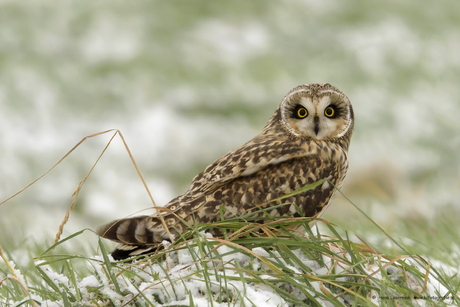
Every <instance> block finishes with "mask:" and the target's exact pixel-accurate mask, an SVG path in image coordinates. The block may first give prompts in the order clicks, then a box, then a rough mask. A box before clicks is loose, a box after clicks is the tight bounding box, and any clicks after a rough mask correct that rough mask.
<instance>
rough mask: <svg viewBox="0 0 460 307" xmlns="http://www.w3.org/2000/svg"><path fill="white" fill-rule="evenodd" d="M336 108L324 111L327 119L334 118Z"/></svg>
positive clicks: (328, 108)
mask: <svg viewBox="0 0 460 307" xmlns="http://www.w3.org/2000/svg"><path fill="white" fill-rule="evenodd" d="M334 113H335V111H334V108H333V107H327V108H326V110H324V115H326V116H327V117H332V116H334Z"/></svg>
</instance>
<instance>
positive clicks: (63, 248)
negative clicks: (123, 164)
mask: <svg viewBox="0 0 460 307" xmlns="http://www.w3.org/2000/svg"><path fill="white" fill-rule="evenodd" d="M106 132H110V131H106ZM106 132H102V133H106ZM112 132H114V134H113V136H112V138H111V140H112V139H113V138H114V137H115V136H116V135H117V134H119V136H120V137H121V139H122V140H123V141H124V139H123V136H122V135H121V133H120V132H119V131H112ZM102 133H97V134H94V135H91V136H88V137H93V136H98V135H100V134H102ZM88 137H85V138H84V139H82V141H81V142H79V143H78V144H77V145H76V146H75V147H74V148H72V149H71V150H70V151H69V152H68V153H67V154H66V155H65V156H64V157H63V158H62V159H61V160H60V161H59V162H58V163H56V164H55V165H54V166H53V167H52V168H51V169H50V170H49V171H51V170H52V169H53V168H54V167H55V166H57V165H58V164H59V163H60V162H61V161H62V160H63V159H65V158H66V157H67V156H68V155H69V154H70V153H71V152H72V151H73V150H74V149H75V148H76V147H77V146H78V145H79V144H81V143H82V142H83V141H84V140H85V139H87V138H88ZM111 140H110V141H109V143H108V144H107V145H106V147H105V148H104V150H103V151H102V153H101V155H100V156H99V158H98V160H97V161H96V162H95V164H94V165H93V166H92V168H91V169H90V171H89V172H88V174H87V175H86V176H85V177H84V179H83V180H82V181H81V182H80V184H79V185H78V187H77V189H76V190H75V192H74V195H73V197H74V201H73V202H72V205H71V206H70V209H69V211H68V214H67V215H66V217H65V218H64V221H63V223H61V226H60V230H59V233H58V235H57V237H56V238H57V239H58V238H59V236H60V235H61V234H62V228H63V227H64V224H65V222H66V220H67V219H68V217H69V214H70V211H71V208H72V207H73V205H74V204H75V203H76V200H77V197H78V193H79V192H80V189H81V188H82V187H83V184H84V183H85V181H86V179H87V178H88V177H89V175H90V174H91V171H92V170H93V169H94V167H95V166H96V164H97V162H98V161H99V159H100V158H101V157H102V155H103V153H104V152H105V150H106V149H107V147H108V146H109V145H110V142H111ZM125 147H126V150H127V151H128V153H129V156H130V158H131V161H132V163H133V165H134V167H135V168H136V170H137V172H138V174H139V176H140V177H141V179H143V178H142V175H141V174H140V171H139V169H138V168H137V165H136V163H135V161H134V158H133V157H132V155H131V153H130V151H129V149H128V147H127V145H126V143H125ZM49 171H48V172H49ZM48 172H47V173H48ZM45 175H46V173H45ZM42 177H43V176H41V177H40V178H42ZM40 178H38V179H37V180H39V179H40ZM37 180H35V181H34V182H32V183H31V184H33V183H35V182H36V181H37ZM142 181H143V182H144V184H145V181H144V180H142ZM323 181H324V180H323ZM323 181H318V182H316V183H313V184H310V185H307V186H305V187H303V188H301V189H299V190H297V191H295V192H293V193H291V194H289V195H287V196H286V197H289V196H291V195H293V194H298V193H302V192H305V191H307V190H309V189H313V188H315V187H316V186H318V185H320V184H321V183H322V182H323ZM31 184H29V185H28V186H26V188H27V187H29V186H30V185H31ZM145 186H146V185H145ZM26 188H24V189H26ZM146 188H147V186H146ZM24 189H23V190H21V191H20V192H19V193H21V192H22V191H24ZM147 190H148V189H147ZM19 193H17V194H19ZM17 194H15V195H17ZM15 195H13V196H12V197H14V196H15ZM344 196H345V195H344ZM345 198H346V196H345ZM346 199H347V200H348V198H346ZM348 201H349V202H350V203H351V204H352V205H353V206H355V207H356V209H358V211H359V212H360V213H361V214H362V215H363V216H365V217H366V218H367V219H368V220H369V221H370V222H371V223H372V224H374V225H375V226H376V229H378V230H379V237H380V238H381V239H382V241H383V240H386V241H388V242H391V243H392V244H393V245H395V246H397V247H398V248H399V249H398V250H399V252H396V249H392V250H391V251H392V252H391V254H390V251H388V252H387V253H382V252H379V251H377V250H376V248H375V247H372V246H371V244H368V243H367V242H365V241H364V240H362V239H360V238H359V237H358V236H357V235H354V234H353V233H350V232H348V231H347V230H345V229H342V228H340V227H338V226H336V225H334V224H332V223H330V222H328V221H326V220H324V219H318V218H317V219H312V218H307V217H297V218H292V217H272V216H270V215H269V214H268V213H267V212H269V211H270V210H271V209H274V208H275V207H278V206H282V205H284V204H282V205H276V206H273V207H270V208H266V209H260V210H258V211H255V212H252V213H250V214H247V215H245V216H239V217H234V218H230V219H223V212H222V214H221V216H222V219H221V221H220V222H217V223H212V224H196V225H194V226H193V227H190V228H189V230H188V231H187V232H186V233H183V234H182V235H181V237H180V238H178V239H177V240H176V241H175V242H173V243H170V242H166V241H165V242H163V243H162V245H163V246H162V247H163V248H162V249H161V250H158V251H157V252H155V253H154V254H152V255H150V257H148V258H146V257H142V256H140V257H137V258H133V259H130V260H128V261H114V260H113V259H112V258H111V256H110V255H109V254H108V253H107V251H108V250H109V249H108V248H106V246H105V244H104V242H102V240H101V239H100V238H98V244H97V249H98V252H96V250H94V253H90V254H92V255H95V254H96V256H87V254H86V255H82V252H81V251H84V250H87V249H85V248H82V247H81V245H82V244H83V243H82V241H81V235H82V234H84V233H85V232H93V231H92V230H88V229H84V230H81V231H79V232H76V233H74V234H72V235H70V236H68V237H66V238H64V239H60V240H57V241H55V243H54V244H52V245H51V246H50V247H49V248H47V249H44V248H43V246H40V245H38V244H35V243H32V244H30V242H26V244H22V245H23V246H24V245H25V251H22V250H21V251H15V252H7V251H3V250H2V248H1V246H0V256H1V258H2V259H3V263H4V264H5V265H3V264H0V274H1V275H0V303H1V306H50V307H51V306H52V307H54V306H229V307H230V306H269V307H270V306H378V305H380V306H413V305H417V304H422V305H429V306H446V305H448V304H454V305H459V304H460V299H459V298H458V297H457V293H458V289H459V288H460V280H459V278H458V277H457V275H456V274H454V273H451V272H450V273H449V272H448V271H445V270H444V269H445V266H442V267H441V268H437V267H436V265H433V264H432V263H430V262H429V261H428V260H427V259H424V257H422V256H420V255H416V254H411V252H412V253H413V252H414V251H416V250H413V249H409V250H410V252H409V250H407V249H406V248H405V247H404V246H403V244H402V243H401V242H399V241H400V240H396V239H394V238H393V237H392V236H390V235H389V234H388V233H387V232H386V231H385V230H384V229H383V228H381V227H380V226H379V225H378V224H377V223H376V222H374V221H373V220H372V219H371V218H370V217H368V216H367V215H366V214H365V213H364V212H363V211H362V210H361V209H360V208H359V207H358V206H356V205H355V204H354V203H353V202H351V201H350V200H348ZM222 210H224V209H223V208H222ZM299 211H300V210H299ZM260 213H265V217H263V218H261V217H257V215H258V214H260ZM211 228H212V229H214V230H217V233H222V234H223V235H222V236H220V237H215V236H212V235H211V234H210V233H209V231H208V230H210V229H211ZM93 233H94V232H93ZM94 235H95V234H94ZM350 238H357V239H355V240H351V239H350ZM0 243H1V242H0ZM27 243H29V244H27ZM25 255H27V256H25ZM24 258H27V260H26V261H24ZM31 260H33V261H31ZM441 264H442V263H441Z"/></svg>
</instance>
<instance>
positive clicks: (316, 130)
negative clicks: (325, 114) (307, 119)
mask: <svg viewBox="0 0 460 307" xmlns="http://www.w3.org/2000/svg"><path fill="white" fill-rule="evenodd" d="M313 120H314V121H315V128H314V129H315V134H316V135H318V132H319V117H318V116H315V117H314V118H313Z"/></svg>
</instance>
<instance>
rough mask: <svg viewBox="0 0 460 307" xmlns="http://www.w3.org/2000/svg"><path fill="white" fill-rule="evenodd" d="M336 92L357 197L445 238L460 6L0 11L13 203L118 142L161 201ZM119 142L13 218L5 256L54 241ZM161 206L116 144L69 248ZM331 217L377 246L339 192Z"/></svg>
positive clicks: (83, 6) (2, 156) (6, 189)
mask: <svg viewBox="0 0 460 307" xmlns="http://www.w3.org/2000/svg"><path fill="white" fill-rule="evenodd" d="M323 82H328V83H331V84H333V85H335V86H337V87H338V88H340V89H341V90H342V91H343V92H344V93H345V94H346V95H347V96H348V97H349V98H350V100H351V101H352V104H353V107H354V110H355V117H356V124H355V133H354V135H353V138H352V142H351V148H350V152H349V159H350V169H349V173H348V177H347V179H346V181H345V184H344V186H343V191H344V193H345V194H346V195H347V196H348V197H349V198H350V199H352V200H353V201H354V202H355V203H356V204H357V205H358V206H360V207H361V208H362V209H363V210H364V211H365V212H367V213H368V214H369V215H370V216H371V217H372V218H373V219H375V220H376V221H377V222H378V223H380V224H381V225H382V226H383V227H384V228H386V229H387V230H388V231H389V232H390V233H393V234H401V233H406V234H408V235H409V236H412V237H413V238H414V240H417V239H419V240H420V241H421V242H423V241H424V240H426V236H428V237H430V238H431V240H433V239H436V238H439V236H443V235H446V233H445V230H446V229H452V227H454V226H451V225H452V224H451V223H456V220H457V218H456V217H458V216H459V215H460V214H459V212H460V192H459V191H460V179H459V178H460V176H459V175H460V163H459V160H458V159H459V152H460V133H459V132H460V121H459V120H458V114H460V2H459V1H436V2H432V1H430V2H429V1H379V2H377V1H358V0H355V1H342V0H327V1H324V0H322V1H319V0H318V1H259V0H258V1H58V2H56V1H24V2H16V1H1V2H0V182H1V184H0V196H1V199H2V200H3V199H6V198H7V197H8V196H10V195H12V194H13V193H14V192H16V191H18V190H19V189H20V188H22V187H23V186H25V185H26V184H27V183H29V182H31V181H32V180H33V179H35V178H36V177H38V176H39V175H41V174H42V173H44V172H45V171H46V170H47V169H48V168H49V167H51V166H52V165H53V164H54V163H55V162H57V161H58V160H59V158H60V157H62V156H63V155H64V154H65V153H66V152H67V151H68V150H69V149H70V148H72V146H74V145H75V144H76V143H77V142H78V141H79V140H80V139H81V138H82V137H84V136H86V135H90V134H93V133H96V132H99V131H103V130H106V129H111V128H117V129H120V130H121V131H122V133H123V135H124V136H125V138H126V141H127V143H128V145H129V146H130V149H131V151H132V153H133V155H134V157H135V158H136V160H137V162H138V164H139V167H140V169H141V171H142V173H143V175H144V176H145V178H146V180H147V183H148V185H149V187H150V189H151V191H152V194H153V196H154V198H155V200H156V201H157V203H158V204H159V205H163V204H165V203H166V202H167V201H168V200H169V199H171V198H172V197H174V196H175V195H177V194H179V193H182V192H184V191H185V190H186V189H187V187H188V184H189V183H190V181H191V179H192V178H193V176H194V175H195V174H197V173H198V172H200V171H201V170H202V169H203V168H204V167H205V166H207V165H208V164H209V163H211V162H212V161H214V160H215V159H216V158H218V157H220V156H221V155H222V154H224V153H226V152H228V151H230V150H232V149H233V148H235V147H237V146H239V145H241V144H242V143H244V142H246V141H247V140H249V139H250V138H252V137H253V136H255V135H256V134H257V133H258V132H259V131H260V130H261V129H262V128H263V126H264V125H265V123H266V121H267V120H268V119H269V117H270V116H271V114H272V113H273V111H274V110H275V109H276V107H277V106H278V104H279V102H280V101H281V99H282V98H283V96H284V95H285V94H286V93H287V92H288V91H289V90H290V89H291V88H293V87H295V86H297V85H299V84H306V83H323ZM108 139H109V136H108V135H106V136H101V137H98V138H96V139H90V140H88V141H86V142H85V143H83V144H82V145H81V146H80V147H79V148H78V149H77V150H76V151H75V152H74V153H73V154H72V155H71V156H70V157H69V158H67V159H66V160H65V161H64V162H63V163H62V164H61V165H60V166H59V167H58V168H57V169H55V170H54V171H53V172H51V173H50V174H49V175H47V176H46V177H45V178H43V179H42V180H41V181H39V182H38V183H37V184H35V185H34V186H33V187H32V188H30V189H28V190H27V191H25V192H24V193H22V194H21V195H20V196H18V197H16V198H15V199H13V200H11V201H9V202H8V203H6V204H4V205H2V206H1V207H0V223H1V226H0V242H1V243H2V244H3V245H4V247H5V245H8V246H11V248H15V247H17V246H18V245H19V244H21V243H20V242H24V240H30V241H32V242H43V241H46V242H50V240H52V239H53V234H54V233H55V232H56V231H57V228H58V225H59V223H60V222H61V220H62V218H63V216H64V214H65V211H66V210H67V208H68V206H69V205H70V203H71V201H72V199H71V197H70V195H71V193H72V192H73V190H74V189H75V188H76V187H77V185H78V182H79V181H80V180H81V179H82V178H83V177H84V176H85V174H86V173H87V172H88V171H89V169H90V167H91V166H92V164H93V163H94V162H95V160H96V159H97V156H98V154H99V153H100V151H102V149H103V147H104V146H105V143H106V142H107V141H108ZM149 206H151V203H150V201H149V198H148V196H147V193H146V192H145V190H144V188H143V186H142V183H141V181H140V180H139V179H138V177H137V174H136V172H135V170H134V168H133V167H132V165H131V162H130V160H129V157H128V155H127V154H126V151H125V149H124V148H123V145H122V143H121V142H120V141H119V139H116V141H115V142H114V143H113V144H112V145H111V146H110V148H109V149H108V151H107V153H106V154H105V155H104V157H103V158H102V160H101V162H100V163H99V164H98V165H97V167H96V168H95V170H94V172H93V174H92V175H91V177H90V178H89V180H88V181H87V182H86V184H85V186H84V188H83V190H82V192H81V193H80V198H79V202H78V203H77V205H76V208H75V210H74V213H73V214H72V215H71V217H70V221H69V223H68V224H67V226H66V227H67V228H66V231H65V234H70V233H73V232H75V231H77V230H80V229H82V228H84V227H89V228H93V229H94V228H96V227H97V226H98V225H100V224H101V223H105V222H107V221H109V220H111V219H114V218H119V217H123V216H126V215H129V214H132V213H135V212H137V211H139V210H142V209H145V208H147V207H149ZM324 217H325V218H326V219H328V220H330V221H333V222H334V223H336V224H338V225H340V226H342V227H344V228H347V229H350V230H353V231H354V232H355V233H357V234H359V235H360V236H362V237H366V238H368V239H369V240H370V241H372V242H375V243H378V242H379V240H380V239H379V237H378V236H376V237H373V233H377V234H378V231H377V230H375V228H374V227H373V226H371V224H370V223H369V222H367V221H366V220H365V219H364V218H363V216H362V215H361V214H360V213H359V212H357V210H356V209H355V208H353V207H352V206H351V205H350V204H349V203H348V202H347V201H346V200H345V199H344V198H343V197H341V196H339V197H337V198H336V199H335V201H334V202H333V204H332V205H331V207H330V208H329V210H328V212H327V213H326V214H325V216H324ZM440 225H444V226H442V227H444V228H442V227H441V226H440ZM449 225H450V226H449ZM440 227H441V228H440ZM420 230H424V231H423V232H420ZM441 230H442V231H443V232H442V233H440V231H441ZM420 233H422V234H420ZM92 238H93V240H94V241H95V237H92ZM457 243H459V242H457Z"/></svg>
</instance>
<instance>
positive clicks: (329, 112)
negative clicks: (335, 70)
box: [280, 83, 353, 140]
mask: <svg viewBox="0 0 460 307" xmlns="http://www.w3.org/2000/svg"><path fill="white" fill-rule="evenodd" d="M280 111H281V116H282V119H283V120H282V122H283V124H284V125H285V126H286V128H287V129H288V130H289V132H290V133H291V134H293V135H295V136H298V137H307V138H312V139H315V140H321V139H325V138H340V137H341V136H343V135H344V134H345V133H346V132H347V131H348V130H349V129H350V126H351V124H352V120H353V110H352V107H351V104H350V101H349V100H348V98H347V97H346V96H345V95H344V94H343V93H342V92H341V91H340V90H339V89H337V88H335V87H333V86H332V85H329V84H327V83H326V84H311V85H301V86H299V87H296V88H294V89H293V90H292V91H290V92H289V93H288V94H287V95H286V97H284V99H283V101H282V102H281V105H280Z"/></svg>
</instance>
